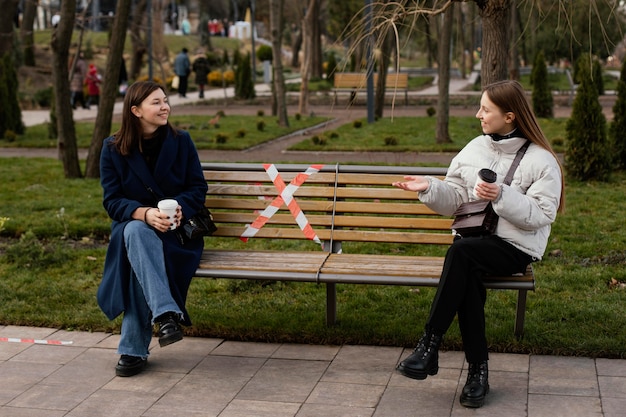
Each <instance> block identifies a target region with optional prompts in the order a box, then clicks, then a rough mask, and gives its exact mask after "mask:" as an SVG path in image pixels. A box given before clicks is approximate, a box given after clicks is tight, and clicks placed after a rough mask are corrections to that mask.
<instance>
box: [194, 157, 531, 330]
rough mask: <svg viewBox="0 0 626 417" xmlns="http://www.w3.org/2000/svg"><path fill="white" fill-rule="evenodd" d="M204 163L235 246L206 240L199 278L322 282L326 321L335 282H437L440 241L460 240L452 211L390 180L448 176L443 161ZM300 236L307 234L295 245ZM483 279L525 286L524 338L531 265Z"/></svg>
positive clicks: (495, 285) (333, 310) (211, 202)
mask: <svg viewBox="0 0 626 417" xmlns="http://www.w3.org/2000/svg"><path fill="white" fill-rule="evenodd" d="M203 169H204V175H205V178H206V180H207V182H208V186H209V191H208V195H207V199H206V206H207V207H209V209H210V210H211V212H212V213H213V216H214V219H215V222H216V223H217V225H218V230H217V232H216V233H215V235H214V236H215V237H222V238H234V239H235V240H231V241H230V244H229V245H228V247H229V248H230V247H235V249H216V248H215V247H214V245H212V244H211V243H212V242H211V240H213V237H211V238H208V241H207V245H206V248H205V251H204V254H203V256H202V260H201V262H200V266H199V268H198V270H197V272H196V275H197V276H198V277H208V278H225V279H251V280H273V281H301V282H314V283H320V284H324V285H325V286H326V295H327V306H326V322H327V324H328V325H332V324H334V323H335V321H336V319H337V297H336V286H337V284H375V285H405V286H428V287H436V286H437V285H438V283H439V277H440V274H441V270H442V266H443V253H444V251H442V250H441V249H440V250H438V251H435V252H432V249H433V247H435V249H436V247H441V246H444V247H445V246H447V245H450V243H451V242H452V234H451V231H450V224H451V219H450V218H449V217H444V216H440V215H438V214H437V213H435V212H433V211H432V210H430V209H429V208H428V207H426V206H425V205H424V204H422V203H421V202H420V201H419V200H418V199H417V194H416V193H413V192H408V191H404V190H401V189H398V188H395V187H392V186H391V183H392V182H394V181H398V180H402V179H403V175H405V174H411V175H435V176H443V175H445V171H446V170H445V168H426V167H392V166H356V165H326V166H311V167H309V166H307V165H276V166H274V165H267V166H264V165H263V164H226V163H224V164H222V163H204V164H203ZM266 169H267V171H266ZM307 170H308V171H307ZM270 177H272V178H273V181H272V179H271V178H270ZM299 184H301V185H300V186H298V185H299ZM279 189H280V190H281V192H280V195H281V196H279V192H278V190H279ZM292 196H293V198H292ZM285 202H287V205H288V206H289V208H288V207H287V205H286V204H285ZM296 218H297V219H298V220H297V221H296ZM242 236H243V237H245V236H247V239H248V243H243V242H242V241H241V238H242ZM244 240H245V238H244ZM294 241H301V242H299V243H300V246H299V247H298V248H297V249H293V242H294ZM316 241H317V242H318V243H316ZM368 243H371V245H369V246H368V245H367V244H368ZM264 244H267V245H268V246H271V247H272V248H271V249H267V248H265V245H264ZM391 245H394V246H393V248H392V247H391ZM365 247H367V248H368V250H365V249H363V248H365ZM358 248H361V251H360V252H359V249H358ZM427 248H430V249H431V252H430V253H436V254H437V255H436V256H432V255H430V254H429V252H428V251H427ZM419 249H423V250H426V251H425V252H424V251H422V254H416V253H418V252H419ZM365 252H368V253H365ZM407 252H409V253H407ZM485 286H486V287H487V288H491V289H508V290H515V291H517V292H518V294H517V312H516V319H515V326H514V332H515V335H516V336H518V337H521V336H522V334H523V330H524V315H525V309H526V295H527V292H528V291H529V290H534V288H535V280H534V275H533V271H532V267H530V266H529V268H528V270H527V271H526V273H525V274H523V275H521V274H520V275H519V276H517V275H516V276H504V277H489V278H487V279H486V281H485Z"/></svg>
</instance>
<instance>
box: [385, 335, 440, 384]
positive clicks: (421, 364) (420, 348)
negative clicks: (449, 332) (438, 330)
mask: <svg viewBox="0 0 626 417" xmlns="http://www.w3.org/2000/svg"><path fill="white" fill-rule="evenodd" d="M442 340H443V336H441V335H437V334H434V333H432V332H430V331H426V332H425V333H424V335H423V336H422V338H421V339H420V341H419V342H418V343H417V346H416V347H415V350H414V351H413V353H412V354H411V355H409V356H408V357H407V358H406V359H405V360H403V361H402V362H400V364H398V366H397V368H396V369H397V370H398V372H400V373H401V374H402V375H404V376H406V377H408V378H412V379H426V377H427V376H428V375H437V372H439V345H441V341H442Z"/></svg>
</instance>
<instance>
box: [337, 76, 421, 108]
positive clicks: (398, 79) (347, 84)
mask: <svg viewBox="0 0 626 417" xmlns="http://www.w3.org/2000/svg"><path fill="white" fill-rule="evenodd" d="M333 77H334V81H333V92H334V98H333V102H334V103H335V104H336V103H337V93H338V92H342V91H344V92H345V91H347V92H350V103H354V102H355V101H356V95H357V93H358V92H359V91H366V90H367V74H366V73H364V72H336V73H335V74H334V76H333ZM377 80H378V74H376V73H375V74H374V88H376V83H377ZM385 80H386V81H385V89H386V91H390V92H393V93H394V94H395V93H399V92H404V104H405V105H408V104H409V74H408V73H405V72H394V73H388V74H387V77H386V79H385Z"/></svg>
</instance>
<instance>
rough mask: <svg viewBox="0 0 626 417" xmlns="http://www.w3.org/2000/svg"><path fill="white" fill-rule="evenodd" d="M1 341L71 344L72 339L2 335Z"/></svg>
mask: <svg viewBox="0 0 626 417" xmlns="http://www.w3.org/2000/svg"><path fill="white" fill-rule="evenodd" d="M0 342H9V343H33V344H36V345H71V344H72V343H74V342H72V341H65V340H42V339H26V338H18V337H0Z"/></svg>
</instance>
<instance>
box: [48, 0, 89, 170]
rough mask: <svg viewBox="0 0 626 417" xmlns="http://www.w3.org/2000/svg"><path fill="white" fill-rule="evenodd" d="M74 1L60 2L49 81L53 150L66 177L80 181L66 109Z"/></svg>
mask: <svg viewBox="0 0 626 417" xmlns="http://www.w3.org/2000/svg"><path fill="white" fill-rule="evenodd" d="M75 15H76V0H64V1H63V2H62V3H61V12H60V16H61V20H60V21H59V25H58V26H57V28H56V29H55V30H54V31H53V32H52V38H51V40H50V46H51V47H52V52H53V54H52V78H53V80H54V100H55V103H54V104H55V109H56V117H57V131H58V135H59V136H58V138H57V149H58V151H59V158H60V159H61V161H62V162H63V170H64V173H65V176H66V177H67V178H80V177H81V176H82V174H81V172H80V164H79V161H78V145H77V143H76V129H75V126H74V118H73V114H72V106H70V81H69V71H68V61H69V49H70V43H71V40H72V31H73V29H74V17H75Z"/></svg>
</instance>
